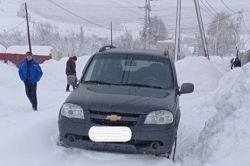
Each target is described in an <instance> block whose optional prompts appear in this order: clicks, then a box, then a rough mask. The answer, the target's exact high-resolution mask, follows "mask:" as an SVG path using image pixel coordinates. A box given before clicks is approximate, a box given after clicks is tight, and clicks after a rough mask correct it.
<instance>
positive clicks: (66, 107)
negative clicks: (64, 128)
mask: <svg viewBox="0 0 250 166" xmlns="http://www.w3.org/2000/svg"><path fill="white" fill-rule="evenodd" d="M61 115H63V116H66V117H68V118H78V119H84V112H83V109H82V107H81V106H79V105H76V104H71V103H65V104H63V106H62V109H61Z"/></svg>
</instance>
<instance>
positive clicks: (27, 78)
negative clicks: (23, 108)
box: [18, 52, 43, 111]
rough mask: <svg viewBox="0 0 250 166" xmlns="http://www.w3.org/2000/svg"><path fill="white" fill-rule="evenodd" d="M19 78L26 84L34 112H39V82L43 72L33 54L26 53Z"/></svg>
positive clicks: (19, 71)
mask: <svg viewBox="0 0 250 166" xmlns="http://www.w3.org/2000/svg"><path fill="white" fill-rule="evenodd" d="M18 73H19V76H20V78H21V80H22V81H23V82H24V85H25V91H26V95H27V97H28V99H29V101H30V102H31V104H32V108H33V110H34V111H37V95H36V89H37V82H38V81H39V80H40V79H41V77H42V75H43V72H42V69H41V67H40V65H39V64H38V63H37V62H36V61H35V60H33V57H32V53H31V52H27V53H26V59H25V60H24V61H22V62H21V64H20V67H19V70H18Z"/></svg>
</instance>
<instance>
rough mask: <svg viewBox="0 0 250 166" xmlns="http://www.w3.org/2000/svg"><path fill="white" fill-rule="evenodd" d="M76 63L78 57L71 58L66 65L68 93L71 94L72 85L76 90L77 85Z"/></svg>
mask: <svg viewBox="0 0 250 166" xmlns="http://www.w3.org/2000/svg"><path fill="white" fill-rule="evenodd" d="M76 61H77V57H76V56H73V57H70V58H69V60H68V61H67V63H66V75H67V86H66V92H69V87H70V85H72V87H73V89H75V88H76V85H77V77H76Z"/></svg>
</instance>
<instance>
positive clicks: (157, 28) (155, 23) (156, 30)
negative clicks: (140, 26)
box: [149, 16, 168, 45]
mask: <svg viewBox="0 0 250 166" xmlns="http://www.w3.org/2000/svg"><path fill="white" fill-rule="evenodd" d="M149 34H150V44H152V45H155V44H156V43H157V41H159V40H166V39H167V38H168V34H167V28H166V26H165V24H164V22H163V21H162V19H160V18H158V17H157V16H155V17H153V18H151V19H150V26H149Z"/></svg>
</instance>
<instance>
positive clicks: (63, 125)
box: [58, 117, 177, 155]
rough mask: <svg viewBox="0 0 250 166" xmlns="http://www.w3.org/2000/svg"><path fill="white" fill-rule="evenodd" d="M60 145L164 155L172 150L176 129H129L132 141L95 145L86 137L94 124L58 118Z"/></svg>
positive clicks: (148, 126) (161, 127) (140, 127)
mask: <svg viewBox="0 0 250 166" xmlns="http://www.w3.org/2000/svg"><path fill="white" fill-rule="evenodd" d="M58 124H59V133H60V143H61V144H62V145H64V146H70V147H76V148H84V149H91V150H100V151H116V152H125V153H143V154H155V155H159V154H165V153H169V152H170V151H171V149H172V145H173V143H174V139H175V137H176V133H177V129H176V127H175V126H174V125H144V124H137V125H135V126H133V127H130V129H131V131H132V139H131V140H130V141H129V142H126V143H97V142H93V141H91V140H90V139H89V137H88V132H89V129H90V128H91V127H92V126H95V124H93V123H91V122H90V121H88V120H78V119H68V118H65V117H59V121H58Z"/></svg>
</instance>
